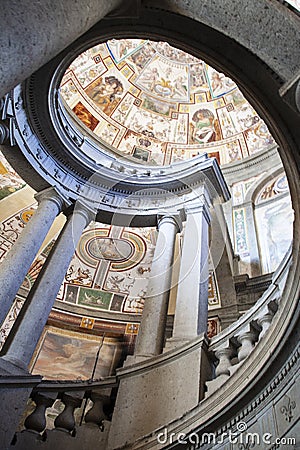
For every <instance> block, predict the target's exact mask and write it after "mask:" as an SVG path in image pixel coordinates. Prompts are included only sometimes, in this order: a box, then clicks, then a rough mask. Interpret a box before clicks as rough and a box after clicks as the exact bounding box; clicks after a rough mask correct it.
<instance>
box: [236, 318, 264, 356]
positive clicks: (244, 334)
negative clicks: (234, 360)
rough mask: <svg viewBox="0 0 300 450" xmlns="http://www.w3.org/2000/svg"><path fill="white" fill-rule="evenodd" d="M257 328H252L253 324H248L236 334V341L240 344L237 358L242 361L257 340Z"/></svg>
mask: <svg viewBox="0 0 300 450" xmlns="http://www.w3.org/2000/svg"><path fill="white" fill-rule="evenodd" d="M258 333H259V330H257V329H255V328H254V324H253V323H251V324H248V325H247V326H246V327H245V328H244V329H242V330H240V331H239V333H238V335H237V341H238V342H239V343H240V344H241V347H240V348H239V349H238V360H239V362H241V361H243V360H244V359H245V358H247V356H249V355H250V353H251V352H252V350H253V348H254V343H255V341H256V340H257V336H258Z"/></svg>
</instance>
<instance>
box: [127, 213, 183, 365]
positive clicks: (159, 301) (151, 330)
mask: <svg viewBox="0 0 300 450" xmlns="http://www.w3.org/2000/svg"><path fill="white" fill-rule="evenodd" d="M179 230H180V222H179V217H177V216H173V215H162V216H161V217H160V218H159V220H158V239H157V243H156V247H155V252H154V258H153V263H152V267H151V273H150V279H149V284H148V288H147V295H146V298H145V305H144V310H143V315H142V320H141V325H140V329H139V334H138V338H137V342H136V346H135V355H136V356H137V355H138V356H151V355H159V354H160V353H161V352H162V349H163V344H164V333H165V326H166V319H167V311H168V301H169V294H170V288H171V278H172V263H173V256H174V246H175V239H176V234H177V233H178V231H179Z"/></svg>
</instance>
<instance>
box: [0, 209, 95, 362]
mask: <svg viewBox="0 0 300 450" xmlns="http://www.w3.org/2000/svg"><path fill="white" fill-rule="evenodd" d="M91 219H92V214H91V212H90V211H89V210H87V209H86V208H85V207H83V206H81V205H79V206H78V207H76V209H75V210H74V212H73V213H72V214H71V215H69V217H68V220H67V222H66V224H65V226H64V228H63V229H62V231H61V233H60V236H59V238H58V239H57V241H56V243H55V245H54V247H53V249H52V251H51V253H50V255H49V256H48V258H47V261H46V263H45V264H44V266H43V268H42V270H41V272H40V274H39V276H38V278H37V280H36V282H35V283H34V285H33V287H32V289H31V291H30V293H29V296H28V298H27V300H26V302H25V304H24V306H23V308H22V310H21V312H20V315H19V316H18V318H17V320H16V322H15V324H14V326H13V328H12V331H11V333H10V335H9V336H8V338H7V340H6V342H5V344H4V346H3V349H2V355H4V356H3V359H5V360H7V361H9V362H12V363H13V364H15V365H17V366H19V367H22V368H27V366H28V364H29V363H30V360H31V357H32V355H33V353H34V350H35V348H36V345H37V343H38V340H39V338H40V336H41V334H42V331H43V329H44V326H45V325H46V322H47V319H48V316H49V314H50V311H51V309H52V307H53V305H54V302H55V300H56V296H57V294H58V291H59V289H60V286H61V284H62V282H63V279H64V276H65V274H66V272H67V269H68V267H69V264H70V261H71V259H72V256H73V254H74V252H75V249H76V246H77V243H78V241H79V239H80V236H81V234H82V232H83V230H84V228H85V227H86V226H87V225H88V224H89V222H90V221H91Z"/></svg>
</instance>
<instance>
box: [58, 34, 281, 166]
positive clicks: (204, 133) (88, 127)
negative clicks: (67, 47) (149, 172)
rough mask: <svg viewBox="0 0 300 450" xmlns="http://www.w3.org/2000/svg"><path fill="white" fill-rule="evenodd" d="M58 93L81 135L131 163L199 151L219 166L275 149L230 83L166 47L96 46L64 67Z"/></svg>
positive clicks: (142, 43)
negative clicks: (97, 141) (91, 138)
mask: <svg viewBox="0 0 300 450" xmlns="http://www.w3.org/2000/svg"><path fill="white" fill-rule="evenodd" d="M60 93H61V97H62V99H63V103H64V105H65V108H66V110H67V111H68V112H69V114H70V115H71V117H73V119H74V120H76V121H77V122H79V121H80V124H81V125H83V127H84V128H85V131H86V132H87V133H92V135H93V136H94V138H96V139H97V140H99V141H100V142H101V143H104V144H105V146H106V147H107V148H108V149H110V150H111V151H113V152H114V153H117V154H119V155H121V156H122V157H125V158H127V159H129V160H131V161H134V162H136V163H142V164H149V165H168V164H172V163H174V162H176V161H181V160H185V159H188V158H191V157H193V156H196V155H198V154H201V153H203V152H206V153H208V154H209V156H214V157H216V158H217V159H218V161H219V163H220V164H221V165H223V164H228V163H231V162H233V161H237V160H241V159H243V158H246V157H248V156H251V155H252V154H253V153H255V152H258V151H260V150H263V149H265V148H266V147H268V146H269V145H270V144H274V141H273V138H272V137H271V135H270V133H269V131H268V128H267V126H266V124H265V123H264V122H263V121H262V120H261V119H260V118H259V117H258V115H257V113H256V111H255V110H254V109H253V108H252V106H251V105H250V104H249V103H248V102H247V100H246V99H245V98H244V96H243V94H242V93H241V91H240V90H239V89H238V87H237V86H236V84H235V83H234V82H233V81H232V80H231V79H229V78H228V77H226V76H225V75H224V74H222V73H219V72H217V71H216V70H215V69H213V68H212V67H210V66H208V65H207V64H206V63H205V62H204V61H201V60H199V59H197V58H195V57H194V56H192V55H190V54H187V53H185V52H183V51H181V50H179V49H176V48H174V47H172V46H170V45H169V44H168V43H167V42H154V41H149V40H141V39H122V40H115V39H113V40H109V41H107V42H106V43H102V44H99V45H96V46H94V47H92V48H90V49H88V50H87V51H85V52H84V53H82V54H81V55H79V56H78V57H77V58H76V59H75V60H74V61H73V63H72V64H71V65H70V66H69V68H68V69H67V71H66V72H65V74H64V76H63V79H62V82H61V87H60Z"/></svg>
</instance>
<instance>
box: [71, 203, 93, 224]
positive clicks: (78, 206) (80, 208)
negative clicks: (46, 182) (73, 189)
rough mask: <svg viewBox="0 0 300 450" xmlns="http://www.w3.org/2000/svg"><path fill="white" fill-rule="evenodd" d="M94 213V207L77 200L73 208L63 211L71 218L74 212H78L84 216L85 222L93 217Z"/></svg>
mask: <svg viewBox="0 0 300 450" xmlns="http://www.w3.org/2000/svg"><path fill="white" fill-rule="evenodd" d="M96 213H97V211H96V209H95V208H93V207H92V206H90V205H88V204H87V203H85V202H83V201H79V200H77V201H76V202H75V204H74V208H72V209H70V210H68V211H66V212H65V214H66V216H67V217H68V218H72V216H73V215H74V214H80V215H81V216H83V217H84V218H85V220H86V223H87V224H89V223H90V222H91V221H92V220H94V219H95V216H96Z"/></svg>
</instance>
